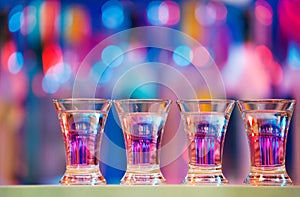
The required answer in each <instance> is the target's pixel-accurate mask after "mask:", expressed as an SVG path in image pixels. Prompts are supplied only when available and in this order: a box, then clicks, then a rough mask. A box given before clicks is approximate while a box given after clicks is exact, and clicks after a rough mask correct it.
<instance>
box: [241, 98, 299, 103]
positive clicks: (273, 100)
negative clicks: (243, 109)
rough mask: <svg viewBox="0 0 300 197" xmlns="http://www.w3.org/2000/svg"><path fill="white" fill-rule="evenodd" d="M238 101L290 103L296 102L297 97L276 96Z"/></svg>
mask: <svg viewBox="0 0 300 197" xmlns="http://www.w3.org/2000/svg"><path fill="white" fill-rule="evenodd" d="M237 102H243V103H275V102H280V103H290V102H294V103H296V102H297V101H296V99H283V98H275V99H238V100H237Z"/></svg>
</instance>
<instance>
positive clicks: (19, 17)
mask: <svg viewBox="0 0 300 197" xmlns="http://www.w3.org/2000/svg"><path fill="white" fill-rule="evenodd" d="M23 20H24V14H23V12H22V11H18V12H16V13H14V14H13V15H12V16H11V17H10V18H9V21H8V29H9V31H10V32H16V31H18V30H20V29H21V25H22V22H23Z"/></svg>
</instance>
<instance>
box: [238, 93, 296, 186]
mask: <svg viewBox="0 0 300 197" xmlns="http://www.w3.org/2000/svg"><path fill="white" fill-rule="evenodd" d="M295 104H296V101H295V100H285V99H266V100H239V101H238V106H239V109H240V112H241V114H242V118H243V122H244V127H245V130H246V133H247V136H248V143H249V147H250V156H251V167H250V173H249V174H248V176H247V178H246V179H245V181H244V182H245V184H250V185H253V186H286V185H292V180H291V179H290V177H289V175H288V174H287V172H286V168H285V154H286V141H287V135H288V130H289V126H290V120H291V117H292V114H293V111H294V108H295Z"/></svg>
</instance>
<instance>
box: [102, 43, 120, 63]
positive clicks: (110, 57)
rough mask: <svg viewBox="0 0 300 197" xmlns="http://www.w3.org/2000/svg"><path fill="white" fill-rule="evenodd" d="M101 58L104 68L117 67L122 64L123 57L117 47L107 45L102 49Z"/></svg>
mask: <svg viewBox="0 0 300 197" xmlns="http://www.w3.org/2000/svg"><path fill="white" fill-rule="evenodd" d="M101 58H102V61H103V63H104V64H105V65H106V66H110V67H117V66H119V65H120V64H121V63H122V62H123V59H124V55H123V51H122V49H121V48H120V47H119V46H116V45H109V46H107V47H105V48H104V49H103V51H102V53H101Z"/></svg>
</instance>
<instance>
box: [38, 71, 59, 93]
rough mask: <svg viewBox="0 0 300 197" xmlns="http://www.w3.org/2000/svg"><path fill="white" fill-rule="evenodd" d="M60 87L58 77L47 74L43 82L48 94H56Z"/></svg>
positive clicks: (53, 74)
mask: <svg viewBox="0 0 300 197" xmlns="http://www.w3.org/2000/svg"><path fill="white" fill-rule="evenodd" d="M59 87H60V82H59V79H58V77H57V75H56V74H55V73H53V72H47V73H46V75H45V76H44V78H43V80H42V88H43V90H44V91H45V92H46V93H48V94H54V93H55V92H57V90H58V89H59Z"/></svg>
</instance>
